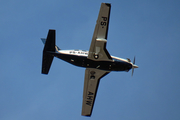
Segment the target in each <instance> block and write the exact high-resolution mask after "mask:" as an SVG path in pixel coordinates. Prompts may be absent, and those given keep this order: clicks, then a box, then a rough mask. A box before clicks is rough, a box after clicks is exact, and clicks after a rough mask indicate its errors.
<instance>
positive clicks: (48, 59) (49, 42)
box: [42, 30, 56, 74]
mask: <svg viewBox="0 0 180 120" xmlns="http://www.w3.org/2000/svg"><path fill="white" fill-rule="evenodd" d="M55 32H56V31H55V30H49V32H48V36H47V38H46V42H45V46H44V50H43V59H42V74H48V72H49V69H50V67H51V64H52V61H53V58H54V55H52V54H51V53H53V52H55Z"/></svg>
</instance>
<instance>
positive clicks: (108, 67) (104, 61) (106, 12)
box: [41, 3, 138, 116]
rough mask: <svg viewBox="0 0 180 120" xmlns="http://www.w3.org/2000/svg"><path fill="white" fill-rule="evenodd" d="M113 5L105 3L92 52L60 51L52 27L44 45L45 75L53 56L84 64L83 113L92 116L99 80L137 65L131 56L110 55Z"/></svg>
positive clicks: (94, 37) (82, 65) (76, 63)
mask: <svg viewBox="0 0 180 120" xmlns="http://www.w3.org/2000/svg"><path fill="white" fill-rule="evenodd" d="M110 9H111V4H109V3H102V4H101V8H100V11H99V16H98V19H97V23H96V27H95V30H94V34H93V37H92V42H91V46H90V49H89V51H84V50H61V49H60V48H59V47H57V46H56V44H55V30H51V29H50V30H49V32H48V35H47V38H46V39H45V38H42V39H41V40H42V42H43V43H44V44H45V45H44V50H43V59H42V74H48V72H49V69H50V66H51V63H52V61H53V58H54V56H55V57H57V58H59V59H62V60H64V61H66V62H68V63H71V64H73V65H76V66H79V67H85V68H86V70H85V78H84V91H83V104H82V115H83V116H91V113H92V110H93V106H94V102H95V98H96V93H97V89H98V85H99V81H100V79H101V78H102V77H104V76H105V75H107V74H108V73H110V72H111V71H127V72H128V71H129V70H130V69H132V74H133V71H134V68H138V66H137V65H135V58H134V62H131V60H130V59H122V58H119V57H115V56H111V55H110V54H109V52H108V51H107V49H106V43H107V34H108V25H109V18H110Z"/></svg>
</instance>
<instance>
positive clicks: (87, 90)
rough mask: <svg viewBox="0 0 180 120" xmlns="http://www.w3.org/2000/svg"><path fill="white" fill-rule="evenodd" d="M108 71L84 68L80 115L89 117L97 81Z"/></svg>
mask: <svg viewBox="0 0 180 120" xmlns="http://www.w3.org/2000/svg"><path fill="white" fill-rule="evenodd" d="M108 73H109V72H108V71H103V70H98V69H94V68H86V71H85V79H84V91H83V104H82V115H83V116H91V113H92V109H93V106H94V102H95V98H96V93H97V89H98V85H99V81H100V79H101V78H102V77H104V76H105V75H107V74H108Z"/></svg>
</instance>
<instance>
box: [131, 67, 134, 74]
mask: <svg viewBox="0 0 180 120" xmlns="http://www.w3.org/2000/svg"><path fill="white" fill-rule="evenodd" d="M133 73H134V67H132V74H131V76H133Z"/></svg>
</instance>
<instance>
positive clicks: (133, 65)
mask: <svg viewBox="0 0 180 120" xmlns="http://www.w3.org/2000/svg"><path fill="white" fill-rule="evenodd" d="M134 68H138V66H137V65H135V56H134V60H133V63H132V76H133V73H134Z"/></svg>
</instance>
